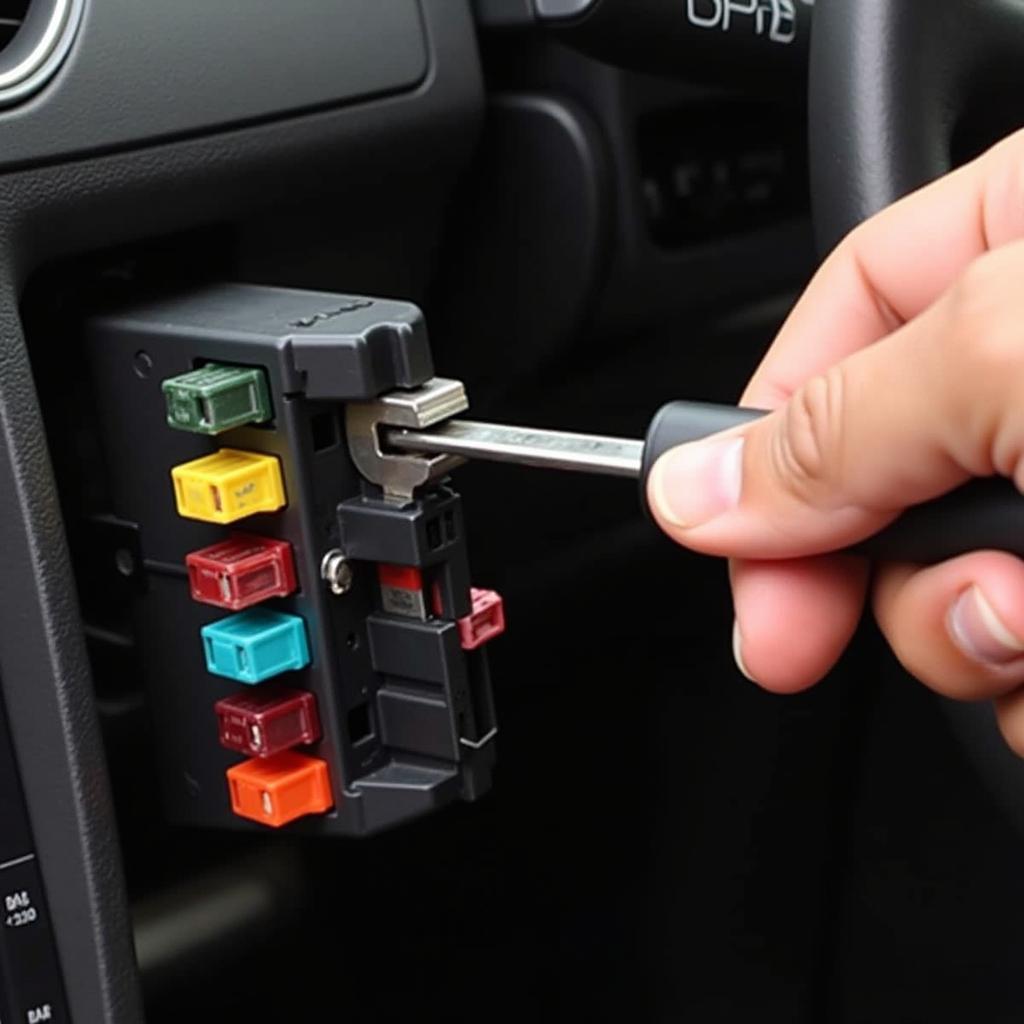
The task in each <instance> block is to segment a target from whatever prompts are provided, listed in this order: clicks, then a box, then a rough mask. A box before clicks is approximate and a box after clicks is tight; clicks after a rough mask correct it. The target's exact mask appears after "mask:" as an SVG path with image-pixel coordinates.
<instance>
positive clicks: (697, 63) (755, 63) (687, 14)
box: [534, 0, 814, 92]
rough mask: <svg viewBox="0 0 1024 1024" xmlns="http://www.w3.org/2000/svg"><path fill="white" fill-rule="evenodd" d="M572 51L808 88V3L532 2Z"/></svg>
mask: <svg viewBox="0 0 1024 1024" xmlns="http://www.w3.org/2000/svg"><path fill="white" fill-rule="evenodd" d="M534 6H535V10H536V12H537V16H538V18H539V19H540V20H541V21H542V22H544V23H546V24H547V25H549V26H550V27H551V28H553V29H554V30H555V32H556V34H557V36H558V37H559V38H560V39H561V40H562V41H563V42H565V43H567V44H568V45H570V46H574V47H576V48H577V49H580V50H584V51H586V52H588V53H591V54H593V55H594V56H597V57H600V58H601V59H602V60H604V61H607V62H608V63H610V64H618V65H621V66H623V67H627V68H635V69H637V70H640V71H644V72H647V73H658V74H663V75H672V76H676V77H680V78H685V79H686V80H687V81H695V80H704V81H707V82H712V83H714V84H716V85H722V86H725V87H727V88H732V89H735V88H736V87H737V86H741V85H754V86H756V87H757V88H758V89H759V90H760V91H762V92H765V91H772V90H774V91H776V92H787V91H791V92H797V91H799V92H802V91H803V90H805V89H806V84H807V69H808V61H809V57H808V53H809V41H810V36H811V20H812V15H813V10H814V8H813V6H812V5H811V4H810V3H808V2H807V0H534Z"/></svg>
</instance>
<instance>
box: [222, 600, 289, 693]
mask: <svg viewBox="0 0 1024 1024" xmlns="http://www.w3.org/2000/svg"><path fill="white" fill-rule="evenodd" d="M202 637H203V651H204V652H205V654H206V668H207V669H208V671H210V672H212V673H214V674H215V675H218V676H226V677H227V678H228V679H234V680H236V681H237V682H239V683H249V684H250V685H252V684H255V683H262V682H263V681H264V680H265V679H272V678H273V677H274V676H279V675H281V673H282V672H297V671H298V670H299V669H300V668H305V667H306V666H307V665H308V664H309V644H308V643H307V642H306V624H305V623H304V622H303V621H302V619H301V618H299V616H298V615H288V614H286V613H285V612H275V611H271V610H270V609H268V608H250V609H249V610H248V611H244V612H239V613H238V614H237V615H231V616H229V617H228V618H226V619H220V620H218V621H217V622H211V623H208V624H207V625H205V626H203V628H202Z"/></svg>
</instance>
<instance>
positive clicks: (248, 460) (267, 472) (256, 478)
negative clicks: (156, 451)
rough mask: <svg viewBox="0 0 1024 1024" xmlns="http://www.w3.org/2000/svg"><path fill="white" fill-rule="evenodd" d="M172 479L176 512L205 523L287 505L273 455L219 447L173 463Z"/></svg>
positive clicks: (231, 519) (229, 521) (278, 468)
mask: <svg viewBox="0 0 1024 1024" xmlns="http://www.w3.org/2000/svg"><path fill="white" fill-rule="evenodd" d="M171 479H172V480H173V481H174V497H175V500H176V501H177V504H178V515H180V516H184V517H185V518H186V519H201V520H203V522H204V523H233V522H235V521H236V520H238V519H244V518H245V517H246V516H251V515H255V514H256V513H257V512H276V511H277V509H279V508H284V506H285V505H286V504H287V500H286V498H285V494H284V483H283V482H282V480H281V464H280V463H279V462H278V461H277V459H276V458H275V457H274V456H273V455H261V454H259V453H258V452H240V451H238V450H236V449H234V448H221V450H220V451H219V452H216V453H214V454H213V455H206V456H204V457H203V458H201V459H194V460H193V461H192V462H186V463H184V464H183V465H181V466H175V467H174V469H172V470H171Z"/></svg>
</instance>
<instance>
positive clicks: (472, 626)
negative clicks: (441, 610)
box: [458, 587, 505, 651]
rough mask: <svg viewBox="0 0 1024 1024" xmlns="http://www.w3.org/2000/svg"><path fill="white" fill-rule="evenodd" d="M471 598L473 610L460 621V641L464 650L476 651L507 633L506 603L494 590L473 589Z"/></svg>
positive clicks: (470, 594)
mask: <svg viewBox="0 0 1024 1024" xmlns="http://www.w3.org/2000/svg"><path fill="white" fill-rule="evenodd" d="M469 596H470V599H471V600H472V602H473V610H472V611H471V612H470V613H469V614H468V615H467V616H466V617H465V618H462V619H459V620H458V626H459V640H460V642H461V644H462V648H463V650H466V651H475V650H476V649H477V648H478V647H483V645H484V644H485V643H487V641H488V640H493V639H494V638H495V637H496V636H501V634H502V633H504V632H505V603H504V602H503V601H502V599H501V595H500V594H496V593H495V592H494V591H493V590H478V589H477V588H476V587H473V588H472V589H471V590H470V592H469Z"/></svg>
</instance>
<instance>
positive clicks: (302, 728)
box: [214, 688, 320, 757]
mask: <svg viewBox="0 0 1024 1024" xmlns="http://www.w3.org/2000/svg"><path fill="white" fill-rule="evenodd" d="M214 711H215V712H216V713H217V725H218V729H219V732H220V742H221V746H223V747H227V748H228V750H237V751H238V753H240V754H246V755H248V756H250V757H272V756H273V755H274V754H279V753H281V751H283V750H290V749H291V748H292V747H297V746H300V745H302V744H306V743H315V742H316V741H317V740H318V739H320V716H319V715H318V714H317V710H316V698H315V697H314V696H313V694H311V693H307V692H305V691H302V690H285V689H275V688H270V689H262V688H261V689H258V690H254V691H252V692H248V691H247V692H245V693H238V694H235V696H233V697H225V698H224V699H223V700H219V701H217V703H216V704H215V705H214Z"/></svg>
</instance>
